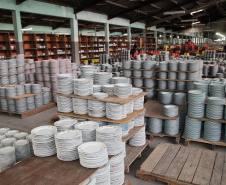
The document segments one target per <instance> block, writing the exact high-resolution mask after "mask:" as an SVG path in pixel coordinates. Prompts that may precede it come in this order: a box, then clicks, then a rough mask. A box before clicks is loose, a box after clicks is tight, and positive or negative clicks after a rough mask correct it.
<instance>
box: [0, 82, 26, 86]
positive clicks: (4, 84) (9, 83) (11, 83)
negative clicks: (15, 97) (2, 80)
mask: <svg viewBox="0 0 226 185" xmlns="http://www.w3.org/2000/svg"><path fill="white" fill-rule="evenodd" d="M21 82H26V81H19V82H15V83H9V84H4V85H0V86H6V85H14V84H18V83H21Z"/></svg>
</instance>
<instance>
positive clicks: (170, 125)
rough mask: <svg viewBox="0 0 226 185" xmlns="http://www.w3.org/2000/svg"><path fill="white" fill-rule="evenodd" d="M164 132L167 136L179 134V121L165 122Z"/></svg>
mask: <svg viewBox="0 0 226 185" xmlns="http://www.w3.org/2000/svg"><path fill="white" fill-rule="evenodd" d="M164 132H165V134H167V135H176V134H178V133H179V119H177V120H165V124H164Z"/></svg>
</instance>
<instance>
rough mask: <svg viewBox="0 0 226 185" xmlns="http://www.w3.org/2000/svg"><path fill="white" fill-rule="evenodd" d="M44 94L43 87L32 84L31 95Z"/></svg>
mask: <svg viewBox="0 0 226 185" xmlns="http://www.w3.org/2000/svg"><path fill="white" fill-rule="evenodd" d="M40 92H42V87H41V85H40V84H31V93H32V94H37V93H40Z"/></svg>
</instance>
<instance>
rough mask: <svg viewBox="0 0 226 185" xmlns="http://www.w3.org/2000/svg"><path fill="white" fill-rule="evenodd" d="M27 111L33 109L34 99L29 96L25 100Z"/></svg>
mask: <svg viewBox="0 0 226 185" xmlns="http://www.w3.org/2000/svg"><path fill="white" fill-rule="evenodd" d="M26 104H27V110H32V109H35V97H34V96H30V97H27V98H26Z"/></svg>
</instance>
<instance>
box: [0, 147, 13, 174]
mask: <svg viewBox="0 0 226 185" xmlns="http://www.w3.org/2000/svg"><path fill="white" fill-rule="evenodd" d="M15 163H16V155H15V148H14V147H12V146H8V147H4V148H0V172H2V171H4V170H5V169H7V168H9V167H11V166H13V165H14V164H15Z"/></svg>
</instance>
